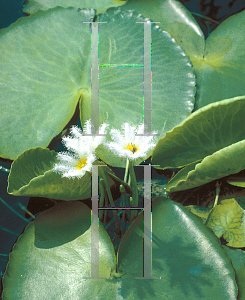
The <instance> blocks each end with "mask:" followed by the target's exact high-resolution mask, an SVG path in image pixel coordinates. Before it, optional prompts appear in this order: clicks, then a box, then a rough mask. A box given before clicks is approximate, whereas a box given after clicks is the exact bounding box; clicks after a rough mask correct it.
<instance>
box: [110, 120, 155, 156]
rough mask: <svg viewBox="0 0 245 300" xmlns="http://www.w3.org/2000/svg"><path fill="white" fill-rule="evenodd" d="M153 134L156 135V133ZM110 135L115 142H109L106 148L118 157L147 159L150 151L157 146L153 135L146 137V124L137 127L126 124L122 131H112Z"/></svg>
mask: <svg viewBox="0 0 245 300" xmlns="http://www.w3.org/2000/svg"><path fill="white" fill-rule="evenodd" d="M137 134H141V135H137ZM153 134H154V135H155V134H156V132H154V133H153ZM110 135H111V137H112V139H113V140H114V142H109V143H107V144H106V146H107V147H108V148H109V149H110V150H111V151H112V152H114V153H115V154H116V155H118V156H120V157H125V158H127V159H129V160H137V159H138V158H146V157H147V155H148V153H149V151H150V150H151V149H153V148H154V147H155V145H156V143H155V142H154V140H153V139H154V136H153V135H146V134H145V135H144V124H141V125H139V126H138V127H135V126H130V125H129V124H128V123H124V124H123V126H122V131H120V130H118V129H111V131H110Z"/></svg>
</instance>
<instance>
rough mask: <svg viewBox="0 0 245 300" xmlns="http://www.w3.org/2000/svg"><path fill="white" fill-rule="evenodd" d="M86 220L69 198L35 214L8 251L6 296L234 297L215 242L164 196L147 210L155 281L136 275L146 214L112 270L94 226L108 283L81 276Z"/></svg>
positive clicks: (85, 264)
mask: <svg viewBox="0 0 245 300" xmlns="http://www.w3.org/2000/svg"><path fill="white" fill-rule="evenodd" d="M90 218H91V211H90V210H89V209H88V208H87V207H86V206H85V205H83V204H82V203H79V202H78V203H77V202H73V201H72V202H62V203H59V204H57V205H56V206H54V207H53V208H51V209H49V210H46V211H45V212H43V213H41V214H40V215H39V216H38V217H36V219H35V221H34V222H31V223H30V224H29V225H28V226H27V227H26V229H25V231H24V233H23V234H22V235H21V236H20V237H19V238H18V240H17V243H16V244H15V245H14V247H13V251H12V252H11V253H10V256H9V262H8V265H7V269H6V272H5V274H4V277H3V295H2V296H3V298H4V299H24V298H26V295H28V297H29V298H31V299H45V298H48V299H53V298H62V297H63V298H67V299H81V298H82V299H96V297H98V295H99V298H100V299H127V300H134V299H146V300H148V299H153V298H154V299H156V300H160V299H167V298H169V299H186V300H187V299H188V300H196V299H200V298H203V299H212V298H215V299H217V300H219V299H220V300H226V299H227V300H228V299H229V300H230V299H236V297H237V286H236V281H235V273H234V270H233V267H232V265H231V262H230V260H229V258H228V256H227V255H226V253H225V251H224V250H223V249H222V247H221V245H220V243H219V241H218V239H217V237H216V236H215V235H214V234H213V233H212V232H211V230H209V229H208V228H207V227H206V226H204V225H203V224H202V222H201V220H200V219H199V218H197V217H196V216H194V215H193V214H191V213H190V212H188V210H186V209H185V208H184V207H183V206H182V205H180V204H177V203H174V202H173V201H171V200H164V199H163V198H162V199H161V198H159V199H158V201H156V202H155V201H154V203H153V212H152V220H153V224H152V230H153V232H152V255H153V256H152V270H153V272H152V273H153V274H152V275H153V277H158V279H153V280H144V279H136V278H135V277H142V275H143V213H141V214H140V215H139V216H138V217H137V218H136V220H135V221H134V223H133V224H132V225H131V226H130V228H129V230H128V231H127V233H126V234H125V235H124V237H123V239H122V241H121V244H120V247H119V251H118V271H117V272H116V271H115V267H116V263H115V254H114V249H113V245H112V243H111V241H110V239H109V236H108V234H107V232H106V231H105V229H104V227H103V225H102V224H101V223H100V224H99V240H100V244H99V252H100V256H99V275H100V277H108V279H102V278H101V279H84V278H83V277H90V274H91V227H90V225H91V222H90V220H91V219H90ZM159 277H161V279H159ZM142 280H143V281H142ZM143 283H144V284H143Z"/></svg>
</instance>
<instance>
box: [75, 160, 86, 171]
mask: <svg viewBox="0 0 245 300" xmlns="http://www.w3.org/2000/svg"><path fill="white" fill-rule="evenodd" d="M86 164H87V158H81V159H80V160H79V162H78V163H77V167H76V169H77V170H82V168H83V167H84V166H86Z"/></svg>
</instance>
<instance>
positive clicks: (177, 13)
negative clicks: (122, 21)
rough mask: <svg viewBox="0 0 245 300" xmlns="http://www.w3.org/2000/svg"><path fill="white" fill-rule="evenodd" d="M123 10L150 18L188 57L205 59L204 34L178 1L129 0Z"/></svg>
mask: <svg viewBox="0 0 245 300" xmlns="http://www.w3.org/2000/svg"><path fill="white" fill-rule="evenodd" d="M121 9H122V10H127V9H132V10H135V11H137V12H138V13H140V14H142V15H143V16H144V17H146V18H150V19H151V20H152V21H153V22H159V23H158V24H157V25H158V26H159V27H160V28H161V29H162V30H164V31H167V32H169V33H170V34H171V36H173V37H174V39H175V40H176V42H177V43H179V44H181V46H182V48H183V49H184V51H185V53H186V55H188V56H189V57H190V58H192V57H198V58H200V59H201V58H202V57H203V52H204V49H205V37H204V34H203V32H202V30H201V28H200V27H199V25H198V23H197V22H196V20H195V18H194V17H193V16H192V14H191V13H190V12H189V10H188V9H186V7H185V6H184V5H183V4H181V3H180V2H179V1H176V0H151V1H148V0H128V1H127V3H126V4H125V5H123V6H122V7H121Z"/></svg>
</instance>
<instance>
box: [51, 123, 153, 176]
mask: <svg viewBox="0 0 245 300" xmlns="http://www.w3.org/2000/svg"><path fill="white" fill-rule="evenodd" d="M107 127H108V125H107V124H102V125H101V126H100V129H99V133H100V135H98V136H96V135H95V136H91V121H90V120H89V121H87V122H86V123H85V126H84V130H83V132H82V131H81V129H79V128H78V127H77V126H73V127H72V128H71V136H69V137H64V138H63V143H64V145H65V146H66V148H67V149H68V151H69V152H61V153H58V160H59V162H58V163H57V164H55V166H54V168H53V170H54V171H55V172H57V173H61V174H62V177H68V178H75V177H78V178H81V177H82V176H83V175H84V174H85V173H86V171H90V172H91V169H92V164H93V162H94V161H95V160H96V156H95V150H96V148H97V147H98V146H99V144H101V143H103V144H104V145H105V146H106V147H108V148H109V149H110V150H111V151H112V152H113V153H114V154H116V155H118V156H120V157H125V158H127V159H129V160H136V159H138V158H146V157H147V154H148V153H149V151H150V150H151V149H153V148H154V147H155V145H156V143H155V142H153V135H144V124H141V125H140V126H138V127H137V128H136V127H135V126H130V125H129V124H128V123H124V124H123V126H122V131H120V130H118V129H111V131H110V135H111V138H112V140H114V142H107V143H105V142H104V140H105V136H103V135H104V134H106V129H107ZM84 133H85V135H84ZM154 134H155V133H154Z"/></svg>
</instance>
